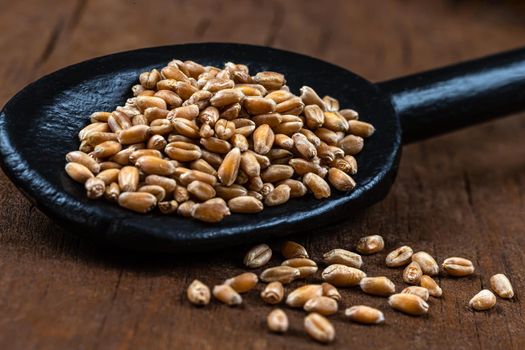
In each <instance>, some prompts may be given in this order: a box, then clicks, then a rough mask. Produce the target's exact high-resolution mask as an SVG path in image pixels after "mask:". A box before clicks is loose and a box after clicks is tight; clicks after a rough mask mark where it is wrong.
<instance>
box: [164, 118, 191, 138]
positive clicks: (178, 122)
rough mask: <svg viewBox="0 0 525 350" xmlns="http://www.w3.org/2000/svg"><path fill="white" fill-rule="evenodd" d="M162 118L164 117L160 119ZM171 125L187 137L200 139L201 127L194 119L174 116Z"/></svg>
mask: <svg viewBox="0 0 525 350" xmlns="http://www.w3.org/2000/svg"><path fill="white" fill-rule="evenodd" d="M159 120H162V119H159ZM171 125H172V126H173V129H174V130H175V131H176V132H177V133H179V134H181V135H183V136H186V137H189V138H192V139H198V138H199V137H200V135H199V131H200V130H199V127H198V126H197V124H196V123H195V121H193V120H188V119H184V118H174V119H172V120H171Z"/></svg>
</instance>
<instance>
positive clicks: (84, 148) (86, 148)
mask: <svg viewBox="0 0 525 350" xmlns="http://www.w3.org/2000/svg"><path fill="white" fill-rule="evenodd" d="M93 149H94V147H93V146H92V145H90V144H89V142H87V141H86V140H83V141H81V142H80V145H79V146H78V150H79V151H80V152H84V153H86V154H87V153H91V152H93Z"/></svg>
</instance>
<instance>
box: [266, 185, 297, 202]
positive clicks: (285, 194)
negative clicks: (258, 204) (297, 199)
mask: <svg viewBox="0 0 525 350" xmlns="http://www.w3.org/2000/svg"><path fill="white" fill-rule="evenodd" d="M290 191H291V190H290V187H288V185H279V186H277V187H275V188H274V190H273V191H271V192H270V193H268V195H267V196H266V197H265V198H264V204H265V205H267V206H275V205H281V204H284V203H286V202H288V200H289V199H290Z"/></svg>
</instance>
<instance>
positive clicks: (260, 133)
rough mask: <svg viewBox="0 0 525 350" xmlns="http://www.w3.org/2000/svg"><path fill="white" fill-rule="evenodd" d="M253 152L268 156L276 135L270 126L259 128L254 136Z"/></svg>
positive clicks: (263, 125)
mask: <svg viewBox="0 0 525 350" xmlns="http://www.w3.org/2000/svg"><path fill="white" fill-rule="evenodd" d="M252 138H253V150H254V151H255V152H257V153H259V154H266V153H268V152H269V151H270V149H271V148H272V146H273V142H274V139H275V136H274V133H273V131H272V129H271V128H270V126H269V125H268V124H262V125H261V126H259V127H257V128H256V129H255V131H254V132H253V135H252Z"/></svg>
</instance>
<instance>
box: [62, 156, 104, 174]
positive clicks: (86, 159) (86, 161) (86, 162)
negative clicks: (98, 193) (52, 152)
mask: <svg viewBox="0 0 525 350" xmlns="http://www.w3.org/2000/svg"><path fill="white" fill-rule="evenodd" d="M66 161H67V162H70V163H71V162H73V163H78V164H82V165H83V166H85V167H86V168H88V169H89V171H91V172H92V173H93V174H98V173H99V172H100V165H99V163H97V161H96V160H94V159H93V158H91V157H90V156H88V155H87V154H86V153H84V152H81V151H73V152H69V153H68V154H66Z"/></svg>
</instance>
